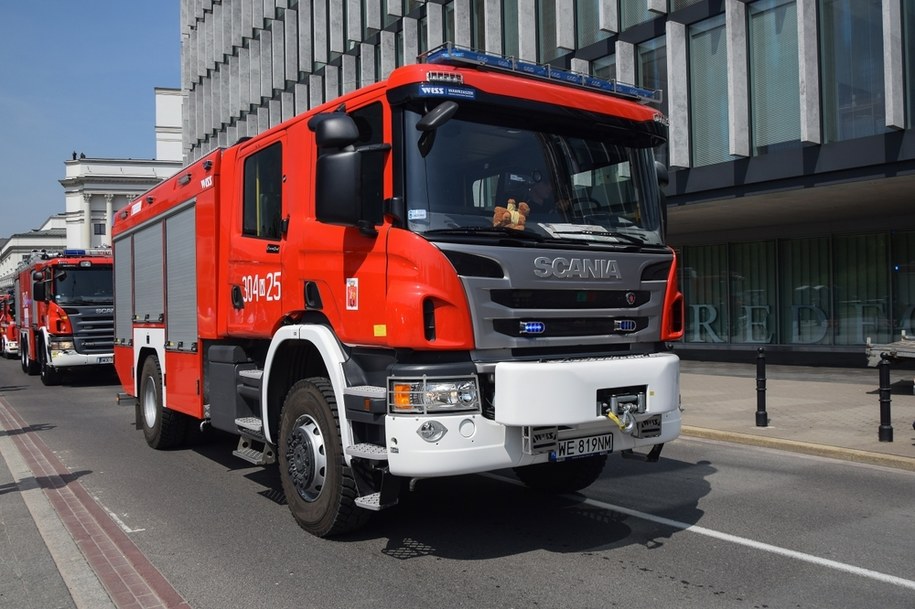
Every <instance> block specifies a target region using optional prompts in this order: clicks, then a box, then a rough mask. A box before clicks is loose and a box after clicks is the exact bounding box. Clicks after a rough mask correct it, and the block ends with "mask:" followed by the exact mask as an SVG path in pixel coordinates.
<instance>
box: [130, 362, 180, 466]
mask: <svg viewBox="0 0 915 609" xmlns="http://www.w3.org/2000/svg"><path fill="white" fill-rule="evenodd" d="M139 398H140V421H141V422H142V425H143V435H144V436H145V437H146V443H147V444H149V445H150V446H151V447H153V448H155V449H157V450H164V449H167V448H174V447H176V446H179V445H180V444H181V442H182V441H184V436H185V432H186V431H187V419H186V418H185V416H184V415H183V414H181V413H180V412H175V411H173V410H168V409H167V408H165V406H164V405H163V404H162V369H161V368H160V367H159V359H158V358H157V357H156V356H155V355H151V356H149V357H147V358H146V361H144V362H143V371H142V372H141V373H140V395H139Z"/></svg>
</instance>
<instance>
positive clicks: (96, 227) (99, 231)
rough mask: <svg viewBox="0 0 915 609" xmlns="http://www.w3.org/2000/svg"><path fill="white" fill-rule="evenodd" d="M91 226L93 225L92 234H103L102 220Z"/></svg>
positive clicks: (103, 224) (103, 225)
mask: <svg viewBox="0 0 915 609" xmlns="http://www.w3.org/2000/svg"><path fill="white" fill-rule="evenodd" d="M92 227H93V233H94V234H96V235H104V234H105V223H104V222H96V223H95V224H93V225H92Z"/></svg>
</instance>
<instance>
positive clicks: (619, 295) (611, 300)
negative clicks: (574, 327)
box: [491, 290, 651, 310]
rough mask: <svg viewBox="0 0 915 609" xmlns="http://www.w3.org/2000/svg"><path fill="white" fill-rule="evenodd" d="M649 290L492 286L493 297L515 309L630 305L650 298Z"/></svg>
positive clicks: (609, 307) (494, 300)
mask: <svg viewBox="0 0 915 609" xmlns="http://www.w3.org/2000/svg"><path fill="white" fill-rule="evenodd" d="M650 297H651V294H650V293H649V292H648V291H647V290H492V292H491V298H492V301H493V302H495V303H497V304H500V305H502V306H503V307H509V308H511V309H577V310H582V309H626V308H635V307H638V306H641V305H643V304H645V303H646V302H648V300H649V298H650Z"/></svg>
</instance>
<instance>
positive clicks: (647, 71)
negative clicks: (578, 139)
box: [614, 36, 667, 165]
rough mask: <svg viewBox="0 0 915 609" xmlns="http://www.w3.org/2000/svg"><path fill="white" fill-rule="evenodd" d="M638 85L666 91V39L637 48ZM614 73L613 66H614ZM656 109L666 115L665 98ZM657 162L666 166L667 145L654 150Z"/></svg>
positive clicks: (662, 38) (656, 39)
mask: <svg viewBox="0 0 915 609" xmlns="http://www.w3.org/2000/svg"><path fill="white" fill-rule="evenodd" d="M636 52H637V53H638V58H637V61H638V66H637V68H638V79H637V80H638V82H637V83H634V84H638V85H640V86H642V87H647V88H649V89H661V90H662V91H663V90H665V89H667V39H666V38H664V37H663V36H662V37H660V38H655V39H654V40H649V41H647V42H643V43H642V44H640V45H639V46H638V48H637V51H636ZM614 71H615V66H614ZM662 100H663V101H662V102H661V105H660V106H659V107H658V109H659V110H660V111H661V112H662V113H664V114H665V115H666V114H667V96H666V95H664V96H663V97H662ZM655 155H656V156H657V158H658V161H659V162H661V163H663V164H664V165H666V164H667V144H664V145H662V146H658V148H656V149H655Z"/></svg>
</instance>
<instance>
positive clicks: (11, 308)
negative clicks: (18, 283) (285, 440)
mask: <svg viewBox="0 0 915 609" xmlns="http://www.w3.org/2000/svg"><path fill="white" fill-rule="evenodd" d="M14 294H15V293H14V292H7V293H6V294H0V354H2V355H3V357H5V358H10V359H11V358H15V357H17V356H18V355H19V329H18V326H16V299H15V296H14Z"/></svg>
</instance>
